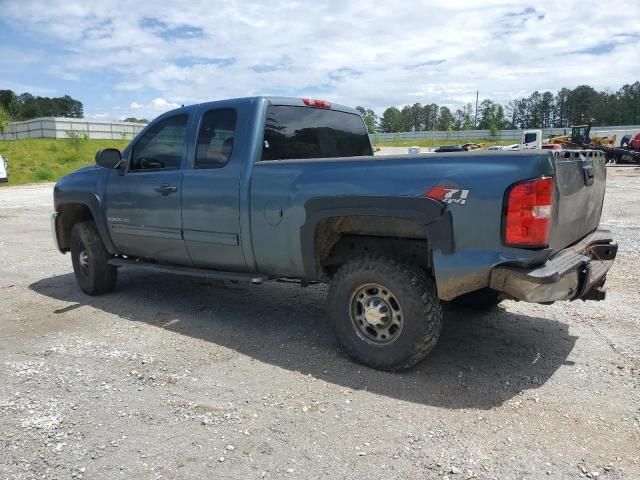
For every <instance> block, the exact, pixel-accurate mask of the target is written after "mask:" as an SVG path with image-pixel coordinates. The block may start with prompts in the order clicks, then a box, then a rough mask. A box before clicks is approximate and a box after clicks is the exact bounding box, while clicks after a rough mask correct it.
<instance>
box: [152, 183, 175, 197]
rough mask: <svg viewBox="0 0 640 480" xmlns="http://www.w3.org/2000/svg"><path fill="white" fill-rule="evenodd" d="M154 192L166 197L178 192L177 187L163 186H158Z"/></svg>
mask: <svg viewBox="0 0 640 480" xmlns="http://www.w3.org/2000/svg"><path fill="white" fill-rule="evenodd" d="M154 190H155V191H156V192H158V193H159V194H161V195H164V196H165V197H166V196H167V195H169V194H170V193H176V192H177V191H178V187H176V186H175V185H167V184H165V185H160V186H159V187H156V188H154Z"/></svg>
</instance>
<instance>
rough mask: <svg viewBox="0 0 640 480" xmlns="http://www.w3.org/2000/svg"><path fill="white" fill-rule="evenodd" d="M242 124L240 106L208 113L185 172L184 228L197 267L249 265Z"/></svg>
mask: <svg viewBox="0 0 640 480" xmlns="http://www.w3.org/2000/svg"><path fill="white" fill-rule="evenodd" d="M244 122H245V123H246V119H245V120H244ZM242 124H243V122H242V119H241V118H239V115H238V111H237V110H236V109H233V108H216V109H212V110H209V111H206V112H205V113H204V115H202V119H201V121H200V126H199V129H198V137H197V141H196V151H195V154H194V160H193V167H192V168H187V169H185V171H184V178H183V180H182V185H183V188H182V228H183V235H184V241H185V243H186V245H187V249H188V251H189V254H190V256H191V259H192V261H193V264H194V265H195V266H197V267H209V268H214V269H218V270H230V271H236V272H238V271H246V269H247V267H246V262H245V258H244V255H243V252H242V246H241V244H240V171H241V168H242V158H241V157H242V152H241V149H240V148H239V146H240V145H242V138H240V134H241V132H240V130H241V129H239V128H237V125H242Z"/></svg>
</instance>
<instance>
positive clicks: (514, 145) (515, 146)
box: [500, 143, 520, 150]
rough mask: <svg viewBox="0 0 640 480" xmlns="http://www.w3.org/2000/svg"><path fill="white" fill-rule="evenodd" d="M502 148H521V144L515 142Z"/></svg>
mask: <svg viewBox="0 0 640 480" xmlns="http://www.w3.org/2000/svg"><path fill="white" fill-rule="evenodd" d="M500 150H520V144H519V143H514V144H512V145H507V146H504V147H502V148H501V149H500Z"/></svg>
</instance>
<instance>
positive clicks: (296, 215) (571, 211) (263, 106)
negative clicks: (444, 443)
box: [52, 97, 617, 370]
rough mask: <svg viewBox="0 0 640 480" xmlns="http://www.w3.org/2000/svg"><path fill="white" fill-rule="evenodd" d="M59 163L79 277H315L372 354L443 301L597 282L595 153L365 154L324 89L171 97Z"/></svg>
mask: <svg viewBox="0 0 640 480" xmlns="http://www.w3.org/2000/svg"><path fill="white" fill-rule="evenodd" d="M96 164H97V165H96V166H93V167H87V168H83V169H80V170H78V171H76V172H73V173H71V174H69V175H67V176H65V177H64V178H62V179H60V180H59V181H58V183H57V184H56V185H55V190H54V209H55V212H54V213H53V216H52V229H53V233H54V239H55V242H56V245H57V248H58V249H59V250H60V251H61V252H63V253H64V252H67V251H70V252H71V259H72V263H73V269H74V272H75V275H76V278H77V281H78V284H79V286H80V288H81V289H82V291H84V292H85V293H87V294H89V295H98V294H103V293H107V292H110V291H111V290H113V288H114V287H115V284H116V276H117V270H118V268H122V267H129V266H135V267H138V268H140V267H142V268H147V269H155V270H159V271H164V272H172V273H177V274H182V275H195V276H201V277H212V278H220V279H230V280H236V281H243V280H245V281H248V282H253V283H260V282H262V281H264V280H270V279H277V278H287V279H296V280H297V281H299V282H300V284H301V285H303V286H306V285H308V284H309V283H312V282H326V283H328V284H329V293H328V305H329V307H328V309H329V314H330V315H329V317H330V319H331V322H332V325H333V327H334V330H335V332H336V335H337V338H338V340H339V342H340V344H341V345H342V347H343V349H344V351H345V352H346V353H347V354H348V355H349V356H351V357H352V358H353V359H355V360H357V361H359V362H362V363H364V364H367V365H369V366H372V367H374V368H379V369H385V370H400V369H403V368H408V367H410V366H412V365H414V364H415V363H417V362H418V361H420V360H421V359H423V358H424V357H425V356H426V355H427V354H428V353H429V352H430V351H431V350H432V349H433V347H434V346H435V344H436V342H437V339H438V336H439V334H440V329H441V324H442V307H441V303H442V301H446V302H455V303H458V304H462V305H467V306H470V307H472V308H476V309H487V308H492V307H494V306H495V305H497V304H498V303H499V302H500V301H502V300H503V299H505V298H510V299H516V300H522V301H528V302H536V303H552V302H555V301H560V300H576V299H583V300H585V299H594V300H599V299H602V298H604V291H603V290H602V286H603V284H604V281H605V276H606V274H607V271H608V270H609V268H610V267H611V265H612V264H613V261H614V258H615V256H616V252H617V245H616V244H615V243H614V242H613V240H612V238H611V234H610V232H608V231H606V230H602V229H599V228H598V226H599V222H600V215H601V212H602V203H603V199H604V193H605V182H606V171H605V160H604V157H603V155H602V153H600V152H592V151H581V152H577V151H564V152H550V151H543V150H527V151H523V152H517V151H509V152H500V151H498V152H487V151H477V152H464V153H443V154H427V155H420V154H417V155H400V156H373V151H372V148H371V143H370V141H369V136H368V135H367V130H366V128H365V125H364V123H363V121H362V118H361V117H360V116H359V115H358V114H357V112H356V111H355V110H353V109H351V108H348V107H344V106H341V105H335V104H331V103H329V102H326V101H322V100H313V99H292V98H278V97H254V98H242V99H234V100H224V101H216V102H211V103H203V104H199V105H192V106H188V107H183V108H179V109H177V110H173V111H171V112H168V113H165V114H163V115H162V116H160V117H158V118H157V119H155V120H154V121H153V122H151V123H150V124H149V125H148V126H147V127H146V128H145V129H144V130H143V131H142V132H140V134H139V135H138V136H137V137H136V138H135V139H134V140H133V141H132V142H131V144H130V145H129V146H128V147H127V148H126V149H125V150H124V151H123V152H120V151H118V150H116V149H105V150H102V151H100V152H98V153H97V154H96Z"/></svg>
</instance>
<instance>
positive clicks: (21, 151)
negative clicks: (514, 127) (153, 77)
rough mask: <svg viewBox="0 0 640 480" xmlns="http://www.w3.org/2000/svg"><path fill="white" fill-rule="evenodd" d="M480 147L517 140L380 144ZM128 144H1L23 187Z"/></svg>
mask: <svg viewBox="0 0 640 480" xmlns="http://www.w3.org/2000/svg"><path fill="white" fill-rule="evenodd" d="M458 142H460V143H480V144H483V145H484V147H485V148H486V147H490V146H491V145H510V144H512V143H515V141H514V140H502V141H497V140H495V139H486V138H485V139H470V140H467V141H466V142H463V141H462V140H448V141H447V140H424V139H422V140H404V139H403V140H399V139H398V140H390V141H384V142H383V141H380V142H377V143H376V145H377V146H379V147H412V146H417V147H436V146H438V145H452V144H455V143H458ZM128 143H129V141H128V140H88V139H84V138H82V139H79V140H78V139H53V138H26V139H23V140H6V141H0V155H2V156H3V157H4V158H5V159H6V160H7V161H8V162H9V182H8V183H0V188H1V186H5V185H23V184H25V183H37V182H52V181H55V180H57V179H58V178H60V177H62V176H63V175H66V174H67V173H69V172H71V171H73V170H76V169H78V168H80V167H84V166H86V165H93V163H94V161H95V160H94V159H95V154H96V152H97V151H98V150H100V149H102V148H106V147H115V148H119V149H120V150H123V149H124V148H125V147H126V146H127V144H128Z"/></svg>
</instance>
